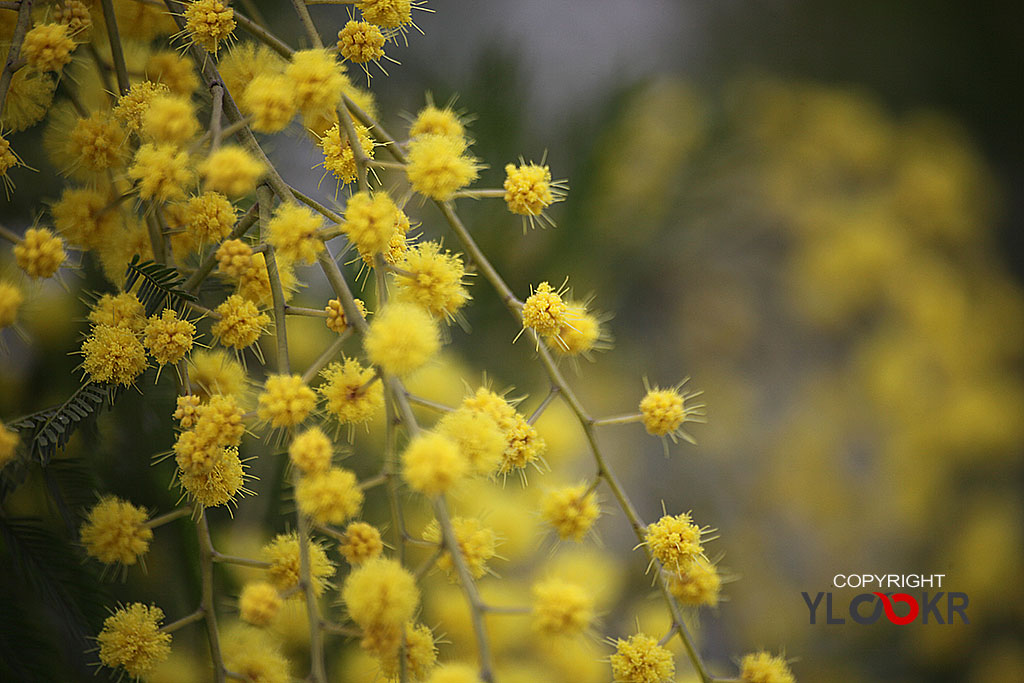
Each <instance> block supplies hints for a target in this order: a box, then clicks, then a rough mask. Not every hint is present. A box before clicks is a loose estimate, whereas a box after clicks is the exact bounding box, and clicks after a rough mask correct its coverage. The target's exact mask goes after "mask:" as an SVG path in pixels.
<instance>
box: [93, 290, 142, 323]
mask: <svg viewBox="0 0 1024 683" xmlns="http://www.w3.org/2000/svg"><path fill="white" fill-rule="evenodd" d="M89 322H91V323H93V324H94V325H113V326H115V327H127V328H128V329H130V330H132V331H133V332H142V330H143V329H144V328H145V327H146V310H145V309H144V308H143V307H142V303H141V302H139V300H138V298H137V297H136V296H135V295H134V294H132V293H131V292H121V293H120V294H104V295H103V296H101V297H100V298H99V301H97V302H96V305H94V306H93V307H92V310H91V311H89Z"/></svg>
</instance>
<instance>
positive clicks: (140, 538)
mask: <svg viewBox="0 0 1024 683" xmlns="http://www.w3.org/2000/svg"><path fill="white" fill-rule="evenodd" d="M148 520H149V515H148V514H147V513H146V511H145V510H143V509H142V508H140V507H136V506H134V505H132V504H131V503H129V502H128V501H126V500H121V499H120V498H116V497H114V496H110V497H107V498H104V499H102V500H101V501H100V502H99V503H97V504H96V505H95V506H93V508H92V509H91V510H89V515H88V517H87V518H86V521H85V523H84V524H82V528H81V531H80V533H79V536H80V538H81V540H82V545H84V546H85V551H86V552H87V553H89V555H90V556H92V557H95V558H96V559H97V560H99V561H100V562H103V563H104V564H115V563H120V564H122V565H125V566H129V565H133V564H135V563H136V562H138V561H139V558H140V557H142V556H143V555H145V554H146V552H148V551H149V542H150V541H151V540H152V539H153V532H152V530H150V528H149V527H147V526H146V522H147V521H148Z"/></svg>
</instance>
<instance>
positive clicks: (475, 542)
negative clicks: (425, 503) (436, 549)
mask: <svg viewBox="0 0 1024 683" xmlns="http://www.w3.org/2000/svg"><path fill="white" fill-rule="evenodd" d="M452 531H454V532H455V541H456V545H458V547H459V554H460V555H461V556H462V561H463V562H464V563H465V565H466V569H468V570H469V573H470V575H471V576H472V577H473V578H474V579H479V578H480V577H481V576H483V575H484V574H486V573H487V572H488V567H487V563H488V562H490V561H491V559H493V558H494V557H495V556H496V555H497V552H498V535H497V534H496V533H495V532H494V529H492V528H490V527H488V526H486V525H485V524H484V523H483V522H482V521H480V520H479V519H477V518H476V517H455V518H454V519H452ZM423 540H424V541H430V542H431V543H438V544H440V543H441V541H442V534H441V525H440V524H438V522H437V520H431V522H430V523H429V524H428V525H427V526H426V527H425V528H424V529H423ZM437 566H438V567H440V568H441V569H442V570H444V572H445V573H446V574H447V575H448V578H450V579H451V580H452V581H458V579H459V575H458V572H457V571H456V568H455V561H454V560H453V559H452V555H451V552H449V551H445V552H444V553H442V554H441V557H440V558H438V560H437Z"/></svg>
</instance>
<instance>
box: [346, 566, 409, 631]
mask: <svg viewBox="0 0 1024 683" xmlns="http://www.w3.org/2000/svg"><path fill="white" fill-rule="evenodd" d="M341 599H342V601H343V602H344V603H345V607H346V608H347V609H348V614H349V616H350V617H351V618H352V621H354V622H356V623H357V624H359V626H360V627H362V629H363V631H364V632H365V633H366V636H367V639H368V640H371V641H376V642H375V643H374V644H376V645H377V646H378V647H377V648H375V649H377V650H378V651H381V650H390V649H392V648H390V647H387V645H393V646H394V647H395V648H397V645H398V643H399V640H400V639H401V633H402V629H403V628H404V626H405V624H406V623H407V622H408V621H410V620H411V619H412V617H413V615H414V614H415V613H416V608H417V606H418V605H419V601H420V592H419V588H417V586H416V579H415V578H413V575H412V574H410V573H409V571H408V570H407V569H406V568H405V567H403V566H402V565H401V564H400V563H399V562H397V561H395V560H392V559H388V558H384V557H378V558H375V559H372V560H368V561H366V562H364V563H363V564H361V565H360V566H358V567H356V568H354V569H353V570H352V572H351V573H350V574H349V575H348V578H346V579H345V584H344V586H342V589H341ZM364 642H365V641H364ZM382 646H383V647H382Z"/></svg>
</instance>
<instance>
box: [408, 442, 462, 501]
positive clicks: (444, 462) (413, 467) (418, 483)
mask: <svg viewBox="0 0 1024 683" xmlns="http://www.w3.org/2000/svg"><path fill="white" fill-rule="evenodd" d="M468 470H469V461H468V460H466V458H465V456H463V455H462V453H460V452H459V446H458V444H457V443H456V442H455V441H454V440H452V439H449V438H448V437H447V436H443V435H441V434H436V433H433V432H425V433H423V434H419V435H417V436H415V437H413V439H412V441H410V442H409V445H408V446H406V448H405V450H404V451H403V452H402V479H404V480H405V482H406V483H407V484H409V487H410V488H411V489H413V490H414V491H419V492H420V493H424V494H426V495H428V496H436V495H440V494H442V493H445V492H446V491H448V490H450V489H451V488H452V486H454V485H455V484H456V483H458V482H459V481H460V480H461V479H462V477H464V476H465V475H466V473H467V472H468Z"/></svg>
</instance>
